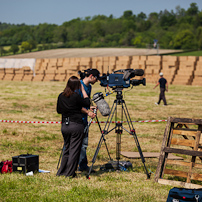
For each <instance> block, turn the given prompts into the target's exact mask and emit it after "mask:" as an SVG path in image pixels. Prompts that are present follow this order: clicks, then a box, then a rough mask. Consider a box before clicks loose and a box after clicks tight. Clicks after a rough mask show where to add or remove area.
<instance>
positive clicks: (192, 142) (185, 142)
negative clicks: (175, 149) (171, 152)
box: [171, 138, 195, 147]
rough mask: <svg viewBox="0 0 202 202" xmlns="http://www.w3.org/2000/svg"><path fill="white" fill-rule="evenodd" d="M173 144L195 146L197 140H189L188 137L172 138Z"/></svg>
mask: <svg viewBox="0 0 202 202" xmlns="http://www.w3.org/2000/svg"><path fill="white" fill-rule="evenodd" d="M171 144H174V145H182V146H188V147H194V145H195V140H187V139H185V140H184V139H177V138H172V140H171Z"/></svg>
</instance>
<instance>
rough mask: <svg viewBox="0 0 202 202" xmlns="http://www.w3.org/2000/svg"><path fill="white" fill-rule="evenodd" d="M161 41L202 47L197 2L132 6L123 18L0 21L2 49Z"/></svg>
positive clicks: (201, 21)
mask: <svg viewBox="0 0 202 202" xmlns="http://www.w3.org/2000/svg"><path fill="white" fill-rule="evenodd" d="M154 41H156V42H157V43H158V45H159V46H160V48H163V49H184V50H190V49H191V50H193V49H195V50H196V49H199V50H200V49H202V11H199V8H198V6H197V4H196V3H191V4H190V7H189V8H188V9H187V10H185V9H184V8H181V7H180V6H177V7H176V8H175V11H173V10H171V11H170V12H169V11H168V10H164V11H160V12H159V13H156V12H152V13H150V14H149V15H148V16H147V15H146V14H145V13H143V12H140V13H139V14H137V15H135V14H133V12H132V11H131V10H127V11H124V12H123V15H122V16H121V17H120V18H114V17H113V15H110V16H109V17H107V16H105V15H96V16H93V17H90V16H87V17H85V19H81V18H76V19H73V20H71V21H66V22H64V23H63V24H62V25H56V24H47V23H44V24H39V25H26V24H17V25H14V24H7V23H1V22H0V52H1V55H3V54H5V53H6V50H5V49H4V46H10V49H9V50H8V51H10V52H13V53H14V54H15V53H17V52H19V51H20V52H22V53H23V52H27V51H32V50H33V49H36V50H46V49H52V48H83V47H135V48H146V47H147V46H148V44H153V43H154Z"/></svg>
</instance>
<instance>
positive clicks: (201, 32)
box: [196, 26, 202, 50]
mask: <svg viewBox="0 0 202 202" xmlns="http://www.w3.org/2000/svg"><path fill="white" fill-rule="evenodd" d="M196 38H197V41H198V48H199V49H200V50H201V49H202V26H201V27H198V29H197V32H196Z"/></svg>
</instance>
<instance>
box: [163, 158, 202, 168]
mask: <svg viewBox="0 0 202 202" xmlns="http://www.w3.org/2000/svg"><path fill="white" fill-rule="evenodd" d="M167 164H171V165H179V166H187V167H189V166H190V162H185V161H178V160H171V159H169V160H167ZM193 167H194V168H202V164H199V163H194V164H193Z"/></svg>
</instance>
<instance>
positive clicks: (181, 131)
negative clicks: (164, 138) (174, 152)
mask: <svg viewBox="0 0 202 202" xmlns="http://www.w3.org/2000/svg"><path fill="white" fill-rule="evenodd" d="M196 133H197V130H194V129H193V130H192V129H187V128H180V129H178V128H176V129H173V134H175V135H187V136H193V137H195V136H196Z"/></svg>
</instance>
